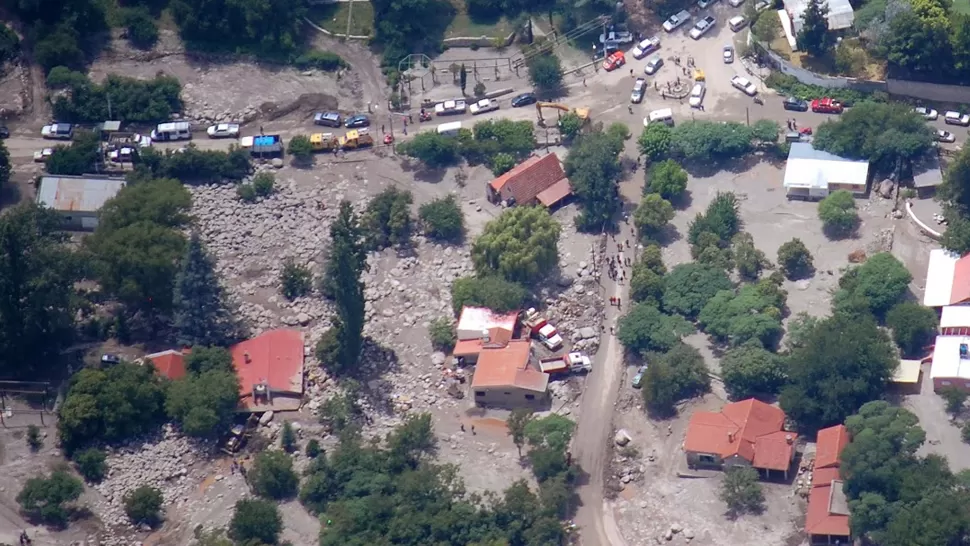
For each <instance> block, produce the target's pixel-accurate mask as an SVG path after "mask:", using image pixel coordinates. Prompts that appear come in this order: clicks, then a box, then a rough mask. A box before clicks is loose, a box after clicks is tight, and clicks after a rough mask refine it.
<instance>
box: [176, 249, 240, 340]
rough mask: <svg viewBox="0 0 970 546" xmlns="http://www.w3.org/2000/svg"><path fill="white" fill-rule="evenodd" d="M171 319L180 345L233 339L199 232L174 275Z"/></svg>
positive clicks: (223, 301)
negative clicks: (172, 313)
mask: <svg viewBox="0 0 970 546" xmlns="http://www.w3.org/2000/svg"><path fill="white" fill-rule="evenodd" d="M173 303H174V306H175V312H174V317H173V322H174V325H175V331H176V337H177V340H178V342H179V343H180V344H183V345H188V346H196V345H205V346H208V345H218V346H225V345H228V344H229V343H231V342H232V341H233V335H234V331H235V328H234V324H233V321H232V318H231V316H230V314H229V311H228V309H227V307H226V303H225V292H224V290H223V288H222V285H220V284H219V276H218V275H216V271H215V260H213V259H212V257H211V256H209V254H208V252H207V251H206V249H205V246H204V245H203V244H202V239H201V238H200V237H199V234H198V233H193V234H192V238H191V239H189V244H188V247H187V248H186V250H185V256H184V257H183V258H182V261H181V263H180V264H179V272H178V274H177V275H176V277H175V293H174V297H173Z"/></svg>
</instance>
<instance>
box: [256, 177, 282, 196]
mask: <svg viewBox="0 0 970 546" xmlns="http://www.w3.org/2000/svg"><path fill="white" fill-rule="evenodd" d="M253 191H255V192H256V195H258V196H259V197H268V196H270V195H272V194H273V192H274V191H276V175H274V174H273V173H271V172H266V171H262V172H258V173H256V176H254V177H253Z"/></svg>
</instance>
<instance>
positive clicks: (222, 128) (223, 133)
mask: <svg viewBox="0 0 970 546" xmlns="http://www.w3.org/2000/svg"><path fill="white" fill-rule="evenodd" d="M205 132H206V134H207V135H209V138H236V137H238V136H239V124H238V123H219V124H216V125H210V126H209V128H208V129H206V130H205Z"/></svg>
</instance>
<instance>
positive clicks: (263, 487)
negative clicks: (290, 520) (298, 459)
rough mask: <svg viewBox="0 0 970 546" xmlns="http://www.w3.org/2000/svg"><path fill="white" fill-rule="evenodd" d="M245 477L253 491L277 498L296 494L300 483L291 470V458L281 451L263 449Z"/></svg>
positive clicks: (263, 495) (270, 497)
mask: <svg viewBox="0 0 970 546" xmlns="http://www.w3.org/2000/svg"><path fill="white" fill-rule="evenodd" d="M246 479H247V480H248V481H249V483H250V485H251V486H252V488H253V492H254V493H256V494H257V495H259V496H261V497H265V498H268V499H277V500H279V499H286V498H289V497H292V496H294V495H296V493H297V489H298V487H299V484H300V478H299V477H298V476H297V475H296V472H294V471H293V459H291V458H290V457H289V455H287V454H286V453H283V452H282V451H263V452H262V453H260V454H258V455H256V460H255V461H254V462H253V467H252V469H251V470H250V471H249V472H248V473H247V474H246Z"/></svg>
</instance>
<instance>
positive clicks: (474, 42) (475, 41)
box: [441, 32, 515, 47]
mask: <svg viewBox="0 0 970 546" xmlns="http://www.w3.org/2000/svg"><path fill="white" fill-rule="evenodd" d="M513 40H515V33H514V32H512V33H510V34H509V35H508V36H506V37H505V38H504V39H502V42H501V44H497V43H496V41H495V38H492V37H489V36H478V37H475V36H457V37H455V38H445V39H444V40H442V41H441V43H442V44H444V45H445V47H508V46H510V45H512V41H513Z"/></svg>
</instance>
